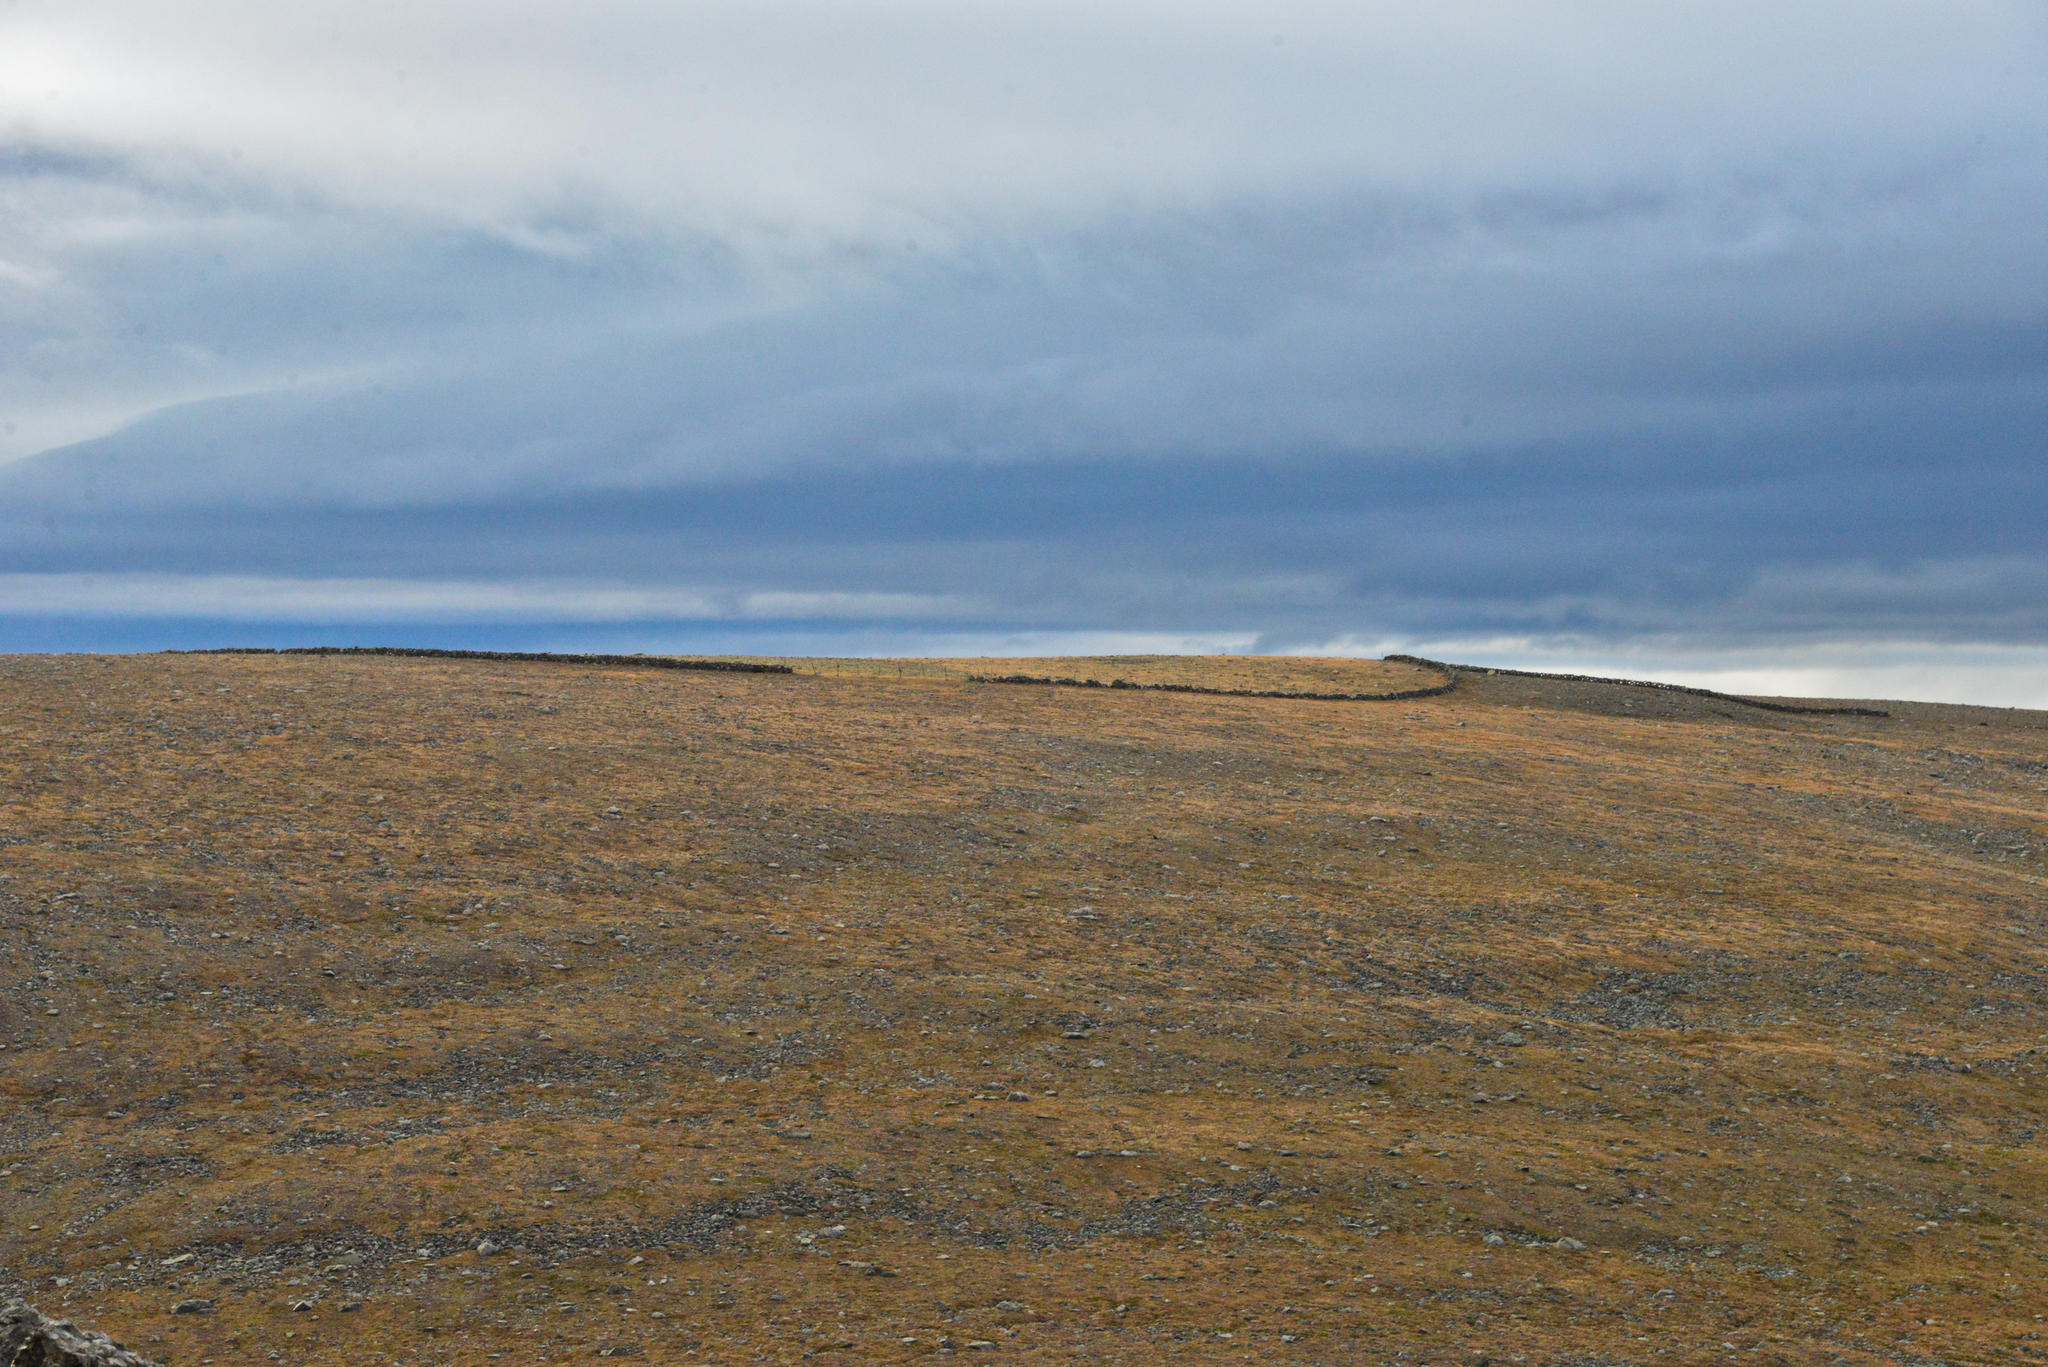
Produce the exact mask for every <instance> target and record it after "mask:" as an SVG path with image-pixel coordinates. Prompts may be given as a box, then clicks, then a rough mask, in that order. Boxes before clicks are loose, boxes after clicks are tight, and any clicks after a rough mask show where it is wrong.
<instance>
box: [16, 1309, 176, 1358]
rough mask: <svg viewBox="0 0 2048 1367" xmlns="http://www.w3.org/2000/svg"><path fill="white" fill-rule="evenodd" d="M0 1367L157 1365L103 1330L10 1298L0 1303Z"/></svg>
mask: <svg viewBox="0 0 2048 1367" xmlns="http://www.w3.org/2000/svg"><path fill="white" fill-rule="evenodd" d="M0 1367H157V1364H156V1363H154V1362H151V1361H150V1360H149V1359H148V1358H145V1357H138V1356H136V1355H135V1354H134V1353H131V1352H129V1351H128V1350H127V1349H125V1348H123V1347H122V1346H121V1345H120V1344H118V1343H116V1342H114V1341H113V1340H112V1339H110V1338H108V1337H107V1336H106V1335H105V1334H96V1333H94V1332H93V1331H92V1330H90V1329H80V1328H79V1327H78V1326H77V1325H75V1324H73V1323H71V1321H69V1320H53V1319H49V1318H46V1317H45V1316H43V1315H40V1314H37V1313H36V1311H35V1309H34V1308H33V1307H31V1306H27V1305H23V1304H22V1303H21V1302H20V1301H13V1302H10V1303H9V1304H7V1305H5V1306H0Z"/></svg>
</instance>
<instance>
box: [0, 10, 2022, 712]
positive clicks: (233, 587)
mask: <svg viewBox="0 0 2048 1367" xmlns="http://www.w3.org/2000/svg"><path fill="white" fill-rule="evenodd" d="M2044 224H2048V8H2044V7H2043V6H2041V5H2040V4H2038V3H2036V2H2035V0H2004V2H1996V3H1994V2H1992V0H1948V2H1947V3H1943V4H1940V5H1930V4H1926V3H1923V0H1911V3H1897V2H1895V0H1854V3H1848V2H1846V0H1845V2H1843V3H1834V2H1833V0H1773V3H1746V2H1745V0H1716V2H1715V3H1711V4H1709V3H1692V0H1665V2H1664V3H1659V4H1656V5H1642V4H1638V3H1633V2H1632V0H1631V2H1629V3H1623V2H1622V0H1612V2H1611V3H1587V2H1584V0H1554V3H1547V4H1544V5H1541V6H1532V5H1527V4H1520V3H1479V2H1478V0H1433V2H1432V3H1429V4H1419V3H1417V4H1381V3H1371V0H1345V2H1344V3H1319V2H1318V3H1310V2H1309V0H1267V3H1262V4H1259V5H1247V4H1243V3H1238V2H1235V0H1233V3H1218V2H1216V0H1087V2H1086V3H1082V2H1081V0H1029V2H1028V3H1026V2H1025V0H866V2H865V3H857V2H855V0H833V2H832V3H822V2H821V0H744V3H739V2H737V0H693V2H692V3H691V4H688V5H676V4H674V3H672V2H671V0H581V2H580V3H578V4H575V5H568V4H563V3H559V0H550V3H537V2H536V0H491V3H488V4H485V3H481V2H480V0H404V2H403V3H400V2H399V0H351V2H350V3H347V4H341V3H332V4H330V3H294V0H268V2H267V3H253V0H180V3H178V4H176V5H165V4H163V3H161V0H148V2H146V3H145V2H142V0H133V2H131V0H64V2H63V3H47V2H46V0H0V651H23V650H136V649H154V648H160V647H163V646H195V645H210V644H257V645H293V644H406V645H421V644H426V645H436V644H438V645H455V646H472V647H485V648H490V647H501V648H516V649H571V650H583V649H604V650H644V651H650V652H653V651H747V652H750V653H804V654H823V653H839V654H1030V653H1080V652H1087V653H1108V652H1152V651H1171V650H1230V651H1261V652H1271V653H1310V654H1357V655H1378V654H1382V653H1385V652H1387V651H1390V650H1408V651H1415V652H1418V653H1424V654H1430V655H1435V656H1439V657H1445V658H1452V659H1461V660H1470V661H1474V662H1486V663H1495V664H1507V665H1519V666H1525V667H1536V668H1564V669H1582V670H1588V671H1595V672H1604V673H1619V674H1626V675H1630V676H1637V677H1653V678H1669V679H1677V680H1682V681H1687V682H1697V683H1707V684H1709V685H1711V686H1721V687H1732V688H1739V689H1742V690H1746V691H1763V692H1784V693H1799V694H1805V695H1822V694H1826V695H1834V696H1857V697H1921V698H1933V699H1944V700H1960V701H1977V702H1987V703H1995V704H1999V705H2024V706H2036V707H2048V531H2044V528H2048V250H2044V247H2048V230H2044V227H2043V225H2044Z"/></svg>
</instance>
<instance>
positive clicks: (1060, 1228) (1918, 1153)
mask: <svg viewBox="0 0 2048 1367" xmlns="http://www.w3.org/2000/svg"><path fill="white" fill-rule="evenodd" d="M1075 663H1079V662H1058V666H1059V667H1058V668H1053V667H1051V666H1050V665H1048V666H1045V667H1043V672H1076V671H1074V670H1071V669H1069V668H1068V666H1070V665H1073V664H1075ZM1107 667H1109V668H1113V669H1114V670H1115V671H1116V672H1117V673H1118V674H1121V675H1122V676H1124V677H1136V675H1135V673H1134V671H1135V670H1137V669H1138V668H1140V666H1139V665H1136V664H1128V663H1127V664H1114V663H1112V665H1110V666H1107ZM1143 668H1147V669H1153V670H1159V671H1174V672H1171V673H1167V672H1162V673H1161V674H1160V676H1159V677H1160V678H1162V679H1171V680H1172V681H1186V682H1208V681H1210V680H1211V679H1213V680H1214V681H1216V682H1218V683H1219V684H1220V685H1221V686H1233V687H1234V686H1250V687H1269V686H1293V685H1292V683H1290V682H1289V680H1290V679H1292V678H1293V677H1294V676H1295V675H1299V674H1303V671H1304V670H1308V671H1309V674H1310V675H1312V676H1313V679H1314V685H1313V686H1317V687H1321V686H1326V685H1328V684H1329V683H1330V682H1331V681H1332V680H1342V679H1346V678H1354V677H1355V678H1356V679H1358V680H1359V681H1360V685H1359V686H1360V687H1361V688H1365V689H1375V688H1379V687H1383V686H1386V684H1387V683H1388V682H1389V681H1390V678H1391V675H1390V674H1389V673H1388V671H1389V670H1390V669H1397V668H1398V667H1388V666H1380V665H1376V664H1372V663H1370V662H1365V663H1360V664H1356V665H1350V666H1346V665H1343V664H1342V663H1341V662H1317V663H1316V664H1314V665H1313V667H1310V666H1304V665H1300V664H1297V663H1291V662H1273V663H1272V664H1270V665H1269V666H1262V665H1259V664H1257V663H1255V662H1245V661H1241V660H1233V661H1217V662H1213V663H1188V662H1171V663H1167V662H1153V663H1150V664H1148V665H1145V666H1143ZM1347 669H1348V670H1350V671H1354V672H1353V673H1348V674H1347V673H1346V671H1347ZM1289 671H1291V672H1289ZM961 672H966V671H965V670H964V669H963V670H962V671H961ZM1304 677H1307V676H1306V675H1304ZM1338 686H1341V684H1340V685H1338ZM2044 722H2048V718H2044V717H2043V716H2041V715H2040V714H2029V713H2002V712H1991V711H1985V710H1973V709H1953V708H1932V707H1918V708H1902V709H1900V710H1899V715H1898V716H1897V717H1895V718H1894V719H1892V720H1889V721H1877V720H1863V719H1834V718H1829V719H1810V718H1796V717H1784V716H1774V715H1770V714H1766V713H1758V712H1749V711H1746V710H1745V709H1741V708H1739V707H1736V706H1733V705H1730V704H1724V703H1714V702H1709V701H1705V700H1698V699H1690V698H1684V697H1675V696H1670V695H1660V694H1651V693H1647V692H1645V691H1642V690H1628V689H1619V688H1603V687H1598V686H1592V685H1576V684H1561V683H1553V682H1547V681H1542V680H1527V679H1468V680H1467V682H1466V684H1465V686H1463V687H1461V688H1460V690H1459V691H1457V692H1455V693H1453V694H1450V695H1448V696H1446V697H1442V698H1433V699H1428V700H1423V701H1415V702H1406V703H1388V704H1341V703H1299V702H1281V701H1263V700H1245V699H1226V698H1207V697H1190V696H1184V695H1161V694H1135V693H1105V692H1094V691H1079V690H1064V689H1039V688H1016V687H1003V686H995V685H983V686H976V685H971V684H966V683H963V682H960V681H959V680H958V678H957V677H948V676H946V675H944V674H943V673H940V672H935V670H934V669H933V667H931V666H929V665H927V664H925V663H917V664H911V665H904V666H901V667H899V668H896V669H894V670H892V669H889V668H887V667H884V666H881V665H875V664H865V665H862V666H860V667H859V668H858V669H857V670H855V669H853V668H852V667H849V668H848V669H847V670H844V671H842V672H839V673H836V674H835V673H834V672H832V671H831V670H830V669H829V668H823V667H820V668H818V669H817V672H813V673H808V674H803V675H798V676H795V677H781V678H775V677H753V676H720V675H689V674H672V673H652V672H634V671H630V670H612V669H594V668H580V667H570V666H551V665H530V664H521V665H513V664H498V663H484V662H473V661H460V662H455V661H410V660H404V661H401V660H334V659H292V658H216V657H176V658H171V657H130V658H119V659H86V658H76V657H73V658H22V657H15V658H10V659H4V660H0V1041H4V1042H6V1043H7V1045H8V1048H7V1050H6V1051H5V1052H4V1053H0V1292H13V1291H18V1292H23V1293H26V1294H28V1295H29V1296H30V1297H31V1298H32V1299H34V1300H36V1301H38V1302H40V1303H41V1304H42V1306H43V1308H44V1309H46V1310H49V1311H51V1312H52V1313H58V1312H61V1313H63V1314H66V1315H69V1316H71V1317H73V1318H76V1319H78V1320H80V1321H82V1322H85V1323H88V1324H94V1325H96V1326H98V1327H101V1328H104V1329H107V1330H109V1331H110V1332H113V1333H114V1334H115V1335H116V1336H117V1337H120V1338H122V1339H124V1340H125V1341H127V1342H129V1343H130V1345H131V1346H134V1347H139V1348H141V1349H144V1350H145V1351H148V1352H150V1353H152V1354H154V1355H158V1356H169V1357H172V1358H174V1359H175V1360H176V1361H178V1362H180V1363H186V1362H196V1361H198V1360H199V1359H201V1358H203V1357H207V1356H212V1357H215V1358H216V1359H217V1360H220V1361H230V1360H242V1359H244V1358H247V1357H249V1356H252V1355H254V1356H261V1355H262V1354H267V1353H268V1352H271V1351H277V1352H279V1353H281V1354H282V1357H283V1360H288V1361H295V1362H307V1363H335V1364H340V1363H366V1362H385V1361H399V1360H412V1359H414V1358H419V1359H420V1360H431V1361H436V1362H469V1361H482V1360H485V1358H486V1355H487V1354H492V1353H503V1354H505V1355H506V1356H507V1358H508V1359H511V1360H519V1361H530V1360H539V1359H540V1358H541V1357H543V1356H544V1357H547V1358H550V1359H556V1358H562V1357H569V1356H574V1357H587V1356H589V1355H590V1354H591V1353H592V1352H593V1351H599V1350H617V1349H619V1348H622V1347H624V1348H638V1349H640V1350H642V1352H643V1354H644V1356H646V1357H647V1358H649V1359H652V1360H656V1361H663V1362H687V1361H702V1362H749V1361H756V1360H764V1361H777V1362H780V1361H796V1360H798V1359H799V1358H802V1357H805V1356H806V1355H811V1360H812V1361H827V1362H829V1361H834V1360H838V1361H843V1362H849V1363H850V1362H890V1361H918V1360H923V1359H925V1358H927V1357H928V1356H930V1355H931V1354H933V1353H934V1352H936V1351H938V1350H939V1349H940V1348H941V1347H942V1346H945V1345H948V1344H950V1345H951V1346H953V1347H955V1348H958V1349H959V1350H961V1351H966V1350H967V1349H968V1348H969V1346H970V1345H972V1344H976V1343H984V1344H989V1345H993V1349H992V1350H991V1351H993V1352H996V1353H999V1354H1000V1355H1001V1356H1002V1357H1003V1358H1004V1359H1005V1360H1011V1361H1027V1362H1028V1361H1043V1362H1066V1361H1072V1360H1076V1359H1077V1358H1079V1357H1080V1356H1081V1355H1083V1354H1088V1355H1093V1356H1095V1357H1098V1358H1101V1359H1103V1360H1106V1361H1129V1362H1146V1361H1162V1360H1166V1359H1168V1358H1172V1359H1173V1360H1175V1361H1191V1362H1207V1361H1216V1362H1226V1361H1227V1362H1242V1361H1254V1362H1290V1361H1298V1362H1304V1363H1326V1362H1333V1361H1345V1360H1352V1359H1355V1358H1364V1359H1366V1360H1379V1359H1382V1358H1393V1357H1398V1356H1399V1355H1401V1354H1409V1355H1411V1356H1412V1357H1414V1358H1416V1359H1420V1360H1430V1361H1454V1360H1461V1361H1474V1360H1476V1355H1478V1354H1488V1355H1491V1356H1493V1357H1494V1358H1495V1359H1496V1360H1505V1361H1509V1362H1513V1361H1526V1362H1529V1363H1542V1362H1560V1363H1561V1362H1566V1361H1573V1362H1584V1361H1591V1360H1598V1361H1606V1362H1653V1361H1654V1362H1674V1363H1676V1362H1692V1361H1699V1362H1707V1361H1725V1360H1728V1359H1729V1357H1730V1354H1729V1351H1728V1350H1727V1349H1726V1348H1725V1347H1723V1346H1722V1345H1724V1344H1734V1345H1736V1346H1737V1347H1738V1348H1739V1349H1742V1350H1744V1351H1743V1356H1742V1359H1741V1360H1744V1361H1756V1362H1779V1361H1783V1362H1809V1361H1810V1362H1851V1363H1857V1362H1873V1363H1875V1362H1893V1361H1916V1360H1920V1361H1924V1360H1933V1359H1941V1360H1946V1361H1995V1360H1996V1361H2003V1360H2016V1361H2028V1360H2038V1359H2039V1358H2040V1357H2041V1355H2042V1353H2043V1350H2044V1345H2048V1338H2044V1337H2043V1335H2044V1333H2048V1326H2044V1324H2043V1323H2042V1322H2041V1321H2040V1320H2038V1319H2037V1318H2036V1316H2037V1315H2038V1314H2039V1313H2041V1311H2042V1309H2043V1307H2042V1302H2041V1298H2040V1296H2039V1292H2038V1286H2039V1282H2040V1278H2041V1274H2042V1271H2043V1259H2044V1256H2048V1228H2044V1224H2048V1215H2044V1206H2043V1201H2044V1197H2048V1152H2044V1146H2043V1141H2044V1138H2048V1096H2044V1093H2043V1091H2042V1086H2041V1083H2042V1076H2043V1071H2042V1070H2043V1066H2044V1062H2048V1052H2044V1051H2048V1033H2044V1032H2048V1021H2044V1015H2043V996H2042V991H2043V985H2044V977H2043V961H2042V937H2043V935H2044V934H2048V900H2044V891H2043V883H2042V879H2043V875H2044V873H2048V817H2044V807H2048V796H2044V788H2048V766H2044V761H2048V726H2044ZM51 1013H55V1014H51ZM842 1225H843V1226H844V1231H843V1233H840V1234H837V1235H828V1234H826V1233H824V1232H823V1231H827V1230H830V1229H832V1228H833V1227H835V1226H842ZM487 1236H488V1237H489V1238H491V1239H493V1240H494V1241H496V1242H498V1243H501V1244H504V1245H506V1246H507V1248H506V1251H504V1252H500V1253H497V1254H496V1255H495V1256H489V1257H482V1256H479V1255H478V1254H477V1253H475V1252H474V1251H473V1248H474V1245H475V1244H476V1243H477V1242H478V1241H479V1240H480V1239H482V1238H485V1237H487ZM806 1240H808V1242H806ZM1560 1240H1572V1241H1576V1242H1578V1243H1581V1244H1583V1245H1585V1247H1584V1248H1583V1250H1581V1249H1575V1248H1572V1247H1569V1246H1560V1245H1559V1243H1558V1241H1560ZM186 1253H190V1254H192V1255H193V1257H192V1259H191V1261H189V1262H186V1263H183V1264H179V1265H176V1266H166V1265H165V1260H166V1259H171V1258H174V1257H178V1256H180V1255H183V1254H186ZM636 1259H638V1260H639V1261H635V1260H636ZM884 1274H893V1275H884ZM58 1279H63V1280H62V1282H61V1284H60V1282H59V1281H58ZM186 1296H203V1297H207V1298H210V1299H212V1300H214V1301H215V1302H216V1303H217V1304H218V1306H219V1310H218V1313H216V1314H213V1315H205V1316H179V1317H172V1316H170V1315H169V1314H168V1313H167V1311H168V1307H169V1306H170V1305H171V1303H172V1302H174V1301H176V1300H178V1299H179V1298H181V1297H186ZM295 1301H310V1302H311V1304H312V1308H311V1309H307V1310H293V1309H292V1308H291V1304H292V1303H293V1302H295ZM357 1302H360V1308H359V1309H353V1310H344V1309H343V1307H344V1306H347V1305H350V1304H353V1303H357ZM629 1311H630V1313H628V1312H629ZM287 1335H289V1336H290V1337H287ZM1752 1349H1754V1350H1755V1351H1754V1352H1752V1351H1749V1350H1752ZM835 1354H837V1357H836V1358H835V1356H834V1355H835ZM2030 1354H2031V1355H2032V1356H2029V1355H2030ZM1912 1355H1919V1357H1917V1358H1915V1357H1913V1356H1912Z"/></svg>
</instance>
